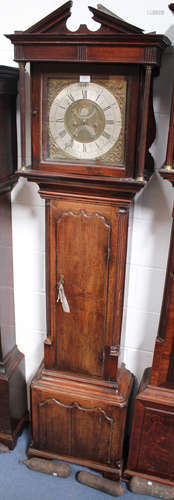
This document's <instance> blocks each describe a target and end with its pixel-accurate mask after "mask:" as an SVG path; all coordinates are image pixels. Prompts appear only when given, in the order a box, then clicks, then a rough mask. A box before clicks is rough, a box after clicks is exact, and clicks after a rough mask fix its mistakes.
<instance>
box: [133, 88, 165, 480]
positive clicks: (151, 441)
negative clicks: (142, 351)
mask: <svg viewBox="0 0 174 500" xmlns="http://www.w3.org/2000/svg"><path fill="white" fill-rule="evenodd" d="M160 175H161V176H162V177H163V179H166V180H168V181H170V182H171V183H172V186H174V89H173V97H172V105H171V117H170V126H169V136H168V146H167V155H166V161H165V166H164V167H163V168H162V169H161V170H160ZM172 216H173V217H174V207H173V214H172ZM173 450H174V221H173V223H172V229H171V240H170V248H169V255H168V264H167V271H166V280H165V287H164V295H163V302H162V308H161V315H160V322H159V329H158V335H157V339H156V344H155V350H154V356H153V364H152V368H147V369H146V370H145V373H144V376H143V379H142V382H141V385H140V389H139V393H138V395H137V398H136V404H135V410H134V417H133V428H132V434H131V442H130V451H129V458H128V464H127V470H126V472H125V474H126V476H129V477H130V476H140V477H143V478H147V479H148V480H149V479H150V480H155V481H158V482H161V483H164V484H170V485H174V451H173Z"/></svg>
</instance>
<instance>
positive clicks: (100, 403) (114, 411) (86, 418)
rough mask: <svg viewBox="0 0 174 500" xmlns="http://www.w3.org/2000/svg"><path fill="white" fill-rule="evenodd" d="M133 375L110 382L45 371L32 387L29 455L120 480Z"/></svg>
mask: <svg viewBox="0 0 174 500" xmlns="http://www.w3.org/2000/svg"><path fill="white" fill-rule="evenodd" d="M132 384H133V375H132V374H131V373H130V372H129V371H128V370H126V369H125V367H124V366H122V368H121V369H120V372H119V377H118V388H117V386H116V385H115V384H114V383H112V382H104V381H98V380H94V379H87V380H86V379H84V378H80V377H79V378H78V379H77V377H75V375H74V376H72V377H71V376H70V374H65V373H63V372H62V373H61V372H56V371H48V370H45V369H44V368H43V367H42V368H41V369H40V370H39V372H38V373H37V375H36V377H35V379H34V380H33V382H32V386H31V396H32V429H33V443H32V445H31V446H30V448H29V450H28V455H29V456H39V457H45V458H58V459H61V460H65V461H69V462H72V463H76V464H81V465H84V466H87V467H91V468H93V469H95V470H98V471H100V472H102V473H104V474H105V476H106V475H107V474H108V475H112V476H113V479H119V478H120V475H121V472H122V463H123V440H124V434H125V422H126V415H127V406H128V401H129V397H130V393H131V389H132Z"/></svg>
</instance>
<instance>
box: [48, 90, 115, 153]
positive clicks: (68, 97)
mask: <svg viewBox="0 0 174 500" xmlns="http://www.w3.org/2000/svg"><path fill="white" fill-rule="evenodd" d="M49 129H50V133H51V136H52V139H53V141H54V143H55V145H56V146H57V147H58V148H60V149H61V150H62V151H63V152H64V153H66V155H67V156H70V157H71V158H77V159H81V160H94V159H95V158H98V157H100V156H101V155H103V154H105V153H107V152H108V151H110V149H111V148H112V147H113V146H114V144H116V142H117V141H118V138H119V135H120V132H121V129H122V114H121V110H120V106H119V103H118V100H117V99H116V97H115V96H114V95H113V94H112V93H111V92H110V91H109V90H108V89H106V88H105V87H104V86H101V85H99V84H98V83H93V82H90V83H85V84H84V83H81V82H76V83H72V84H70V85H67V86H65V87H64V88H63V89H62V90H61V91H60V92H58V93H57V95H56V97H55V98H54V100H53V102H52V104H51V107H50V112H49Z"/></svg>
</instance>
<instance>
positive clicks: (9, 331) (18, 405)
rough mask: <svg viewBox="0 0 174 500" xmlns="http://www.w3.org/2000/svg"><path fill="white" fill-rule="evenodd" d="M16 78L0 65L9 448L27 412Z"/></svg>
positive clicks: (1, 342)
mask: <svg viewBox="0 0 174 500" xmlns="http://www.w3.org/2000/svg"><path fill="white" fill-rule="evenodd" d="M18 77H19V71H18V69H16V68H10V67H7V66H0V114H1V124H3V126H2V125H1V128H0V227H1V230H0V442H1V443H3V444H6V445H7V446H8V447H9V448H13V447H14V445H15V442H16V439H17V437H18V435H19V433H20V432H21V430H22V427H23V425H24V422H25V420H26V412H27V400H26V384H25V363H24V356H23V354H21V352H19V350H18V348H17V346H16V338H15V318H14V296H13V260H12V259H13V258H12V227H11V190H12V188H13V186H14V185H15V183H16V182H17V175H16V173H15V171H16V166H17V137H16V97H17V85H18Z"/></svg>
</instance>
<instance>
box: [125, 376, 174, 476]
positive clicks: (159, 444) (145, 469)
mask: <svg viewBox="0 0 174 500" xmlns="http://www.w3.org/2000/svg"><path fill="white" fill-rule="evenodd" d="M149 380H150V368H148V369H147V370H145V372H144V375H143V379H142V382H141V385H140V390H139V393H138V395H137V397H136V403H135V409H134V417H133V427H132V433H131V441H130V451H129V458H128V463H127V468H126V471H125V477H126V478H129V477H132V476H137V477H142V478H145V479H148V480H151V481H158V482H160V483H163V484H169V485H171V486H174V390H173V389H169V388H165V387H157V386H152V385H149Z"/></svg>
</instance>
